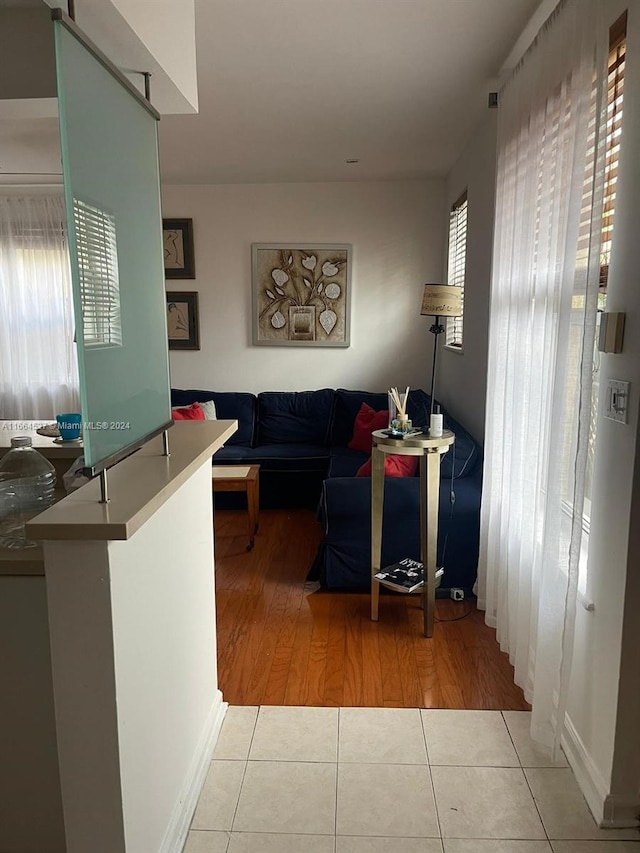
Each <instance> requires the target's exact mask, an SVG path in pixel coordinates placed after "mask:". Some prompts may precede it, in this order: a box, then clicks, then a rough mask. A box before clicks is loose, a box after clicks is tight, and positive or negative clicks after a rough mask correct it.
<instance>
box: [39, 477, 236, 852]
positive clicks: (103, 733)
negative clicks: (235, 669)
mask: <svg viewBox="0 0 640 853" xmlns="http://www.w3.org/2000/svg"><path fill="white" fill-rule="evenodd" d="M158 464H159V465H160V464H161V463H160V461H158ZM106 511H107V512H108V510H106ZM45 564H46V567H47V569H46V570H47V591H48V600H49V622H50V634H51V659H52V669H53V682H54V696H55V713H56V729H57V739H58V753H59V763H60V779H61V782H62V801H63V808H64V817H65V827H66V834H67V851H68V853H86V851H89V850H90V851H92V853H125V851H126V853H177V851H179V850H181V849H182V843H183V842H184V838H185V836H186V833H187V830H188V826H189V822H190V820H191V818H192V815H193V810H194V808H195V804H196V801H197V797H198V795H199V793H200V788H201V786H202V783H203V782H204V777H205V775H206V770H207V769H208V763H209V760H210V758H211V753H212V751H213V746H214V743H215V739H216V738H217V735H218V732H219V730H220V726H221V724H222V718H223V714H224V708H225V706H224V704H223V702H222V697H221V694H220V691H219V690H218V689H217V666H216V639H215V595H214V561H213V525H212V506H211V464H210V462H207V463H205V464H204V465H203V466H202V467H201V468H200V469H199V470H198V471H197V472H196V473H195V474H193V475H192V476H191V477H190V478H189V480H188V481H187V482H186V483H185V484H184V485H182V486H181V487H180V488H179V489H178V490H177V491H176V492H175V493H174V494H173V495H172V496H171V497H170V498H169V499H168V500H167V501H166V503H163V504H162V506H161V507H160V508H159V509H158V510H157V512H155V513H154V514H153V516H152V517H151V518H150V519H149V520H148V521H147V522H146V523H145V524H144V525H143V526H142V527H141V528H140V529H139V530H138V531H137V533H135V535H134V536H132V538H131V539H129V540H127V541H122V542H93V541H88V542H79V541H78V542H64V541H61V542H46V543H45Z"/></svg>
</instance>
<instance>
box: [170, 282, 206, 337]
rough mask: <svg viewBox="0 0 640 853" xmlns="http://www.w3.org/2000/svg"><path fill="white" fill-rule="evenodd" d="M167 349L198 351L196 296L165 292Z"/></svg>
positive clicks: (173, 291)
mask: <svg viewBox="0 0 640 853" xmlns="http://www.w3.org/2000/svg"><path fill="white" fill-rule="evenodd" d="M167 332H168V335H169V349H200V324H199V320H198V294H197V293H196V292H195V291H191V292H189V293H186V292H181V291H178V290H172V291H167Z"/></svg>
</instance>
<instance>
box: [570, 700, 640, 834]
mask: <svg viewBox="0 0 640 853" xmlns="http://www.w3.org/2000/svg"><path fill="white" fill-rule="evenodd" d="M562 748H563V749H564V753H565V755H566V756H567V761H568V762H569V764H570V765H571V769H572V770H573V773H574V776H575V777H576V781H577V783H578V785H579V786H580V790H581V791H582V794H583V796H584V798H585V800H586V801H587V805H588V806H589V809H590V810H591V814H592V815H593V817H594V818H595V821H596V823H597V824H598V826H599V827H601V828H602V829H629V828H633V827H637V826H638V811H639V810H640V809H639V803H638V797H637V794H636V792H633V793H632V796H631V799H630V800H622V799H621V798H620V797H617V798H616V797H614V796H613V795H612V794H610V793H609V785H608V784H607V782H606V780H605V779H604V777H603V776H602V774H601V773H600V771H599V770H598V768H597V767H596V765H595V764H594V762H593V759H592V758H591V756H590V755H589V753H588V751H587V749H586V747H585V745H584V743H583V742H582V738H581V737H580V735H579V734H578V732H577V731H576V728H575V726H574V725H573V723H572V721H571V718H570V717H569V715H568V714H567V715H565V721H564V735H563V736H562Z"/></svg>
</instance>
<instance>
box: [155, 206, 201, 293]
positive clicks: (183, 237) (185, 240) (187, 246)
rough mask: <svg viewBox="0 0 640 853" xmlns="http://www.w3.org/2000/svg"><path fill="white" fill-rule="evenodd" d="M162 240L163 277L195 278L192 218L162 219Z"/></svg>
mask: <svg viewBox="0 0 640 853" xmlns="http://www.w3.org/2000/svg"><path fill="white" fill-rule="evenodd" d="M162 241H163V246H164V275H165V278H195V277H196V262H195V257H194V254H193V220H192V219H163V220H162Z"/></svg>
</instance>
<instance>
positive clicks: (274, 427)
mask: <svg viewBox="0 0 640 853" xmlns="http://www.w3.org/2000/svg"><path fill="white" fill-rule="evenodd" d="M334 396H335V391H334V390H333V389H332V388H323V389H321V390H320V391H265V392H263V393H261V394H258V442H257V443H258V444H259V445H261V444H317V445H321V446H324V447H326V446H328V443H329V424H330V421H331V413H332V411H333V400H334Z"/></svg>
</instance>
